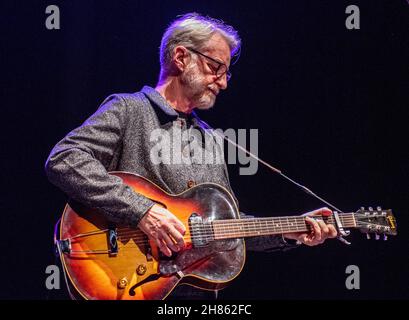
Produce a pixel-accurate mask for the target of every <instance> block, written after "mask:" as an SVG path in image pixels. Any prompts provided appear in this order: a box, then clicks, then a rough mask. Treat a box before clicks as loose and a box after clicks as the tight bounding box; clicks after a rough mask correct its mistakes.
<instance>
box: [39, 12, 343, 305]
mask: <svg viewBox="0 0 409 320" xmlns="http://www.w3.org/2000/svg"><path fill="white" fill-rule="evenodd" d="M239 48H240V39H239V36H238V34H237V32H236V31H235V30H234V29H233V28H232V27H230V26H227V25H225V24H224V23H223V22H221V21H218V20H215V19H212V18H209V17H203V16H200V15H198V14H195V13H193V14H186V15H184V16H182V17H180V18H179V19H178V20H176V21H174V22H173V23H172V24H171V25H170V26H169V27H168V29H167V30H166V32H165V34H164V35H163V38H162V42H161V48H160V63H161V72H160V77H159V82H158V84H157V86H156V88H155V89H153V88H151V87H148V86H145V87H144V88H143V89H142V91H141V92H137V93H134V94H116V95H112V96H110V97H108V98H107V99H106V100H105V101H104V102H103V103H102V105H101V107H100V108H99V109H98V111H97V112H96V113H95V114H93V115H92V116H91V117H90V118H89V119H88V120H86V121H85V123H84V124H83V125H81V126H80V127H79V128H76V129H74V130H73V131H72V132H70V133H69V134H68V135H67V136H66V137H65V138H64V139H62V140H61V141H60V142H59V143H58V144H57V145H56V146H55V147H54V149H53V150H52V151H51V154H50V156H49V158H48V160H47V163H46V173H47V175H48V178H49V180H50V181H51V182H52V183H54V184H55V185H56V186H58V187H59V188H60V189H61V190H63V191H64V192H65V193H66V194H67V195H68V196H69V197H70V198H72V199H73V200H75V201H78V202H80V203H82V204H83V205H86V206H89V207H92V208H97V209H99V211H100V212H101V214H103V215H104V216H105V217H106V218H108V219H109V220H111V221H113V222H116V223H125V224H128V225H131V226H135V227H138V228H140V229H141V230H142V231H143V232H144V233H145V234H146V235H147V236H148V237H149V238H150V239H153V240H154V241H155V243H156V245H157V246H158V247H159V249H160V250H161V252H162V253H163V254H165V255H167V256H170V255H171V254H172V251H173V252H178V251H180V250H182V249H183V248H184V245H185V244H184V240H183V235H184V233H185V232H186V230H185V227H184V225H183V224H182V223H181V222H180V221H179V220H178V219H177V218H176V217H175V216H174V215H173V214H172V212H169V211H168V210H166V209H165V208H163V207H161V206H159V205H157V204H155V203H154V202H152V201H151V200H150V199H147V198H145V197H144V196H142V195H141V194H138V193H135V192H134V191H133V190H132V189H131V188H129V187H127V186H126V185H124V184H123V183H122V180H121V179H120V178H118V177H115V176H112V175H109V174H108V172H109V171H115V170H120V171H127V172H133V173H137V174H139V175H141V176H144V177H146V178H148V179H149V180H151V181H153V182H155V183H156V184H157V185H159V186H160V187H161V188H162V189H164V190H165V191H167V192H168V193H173V194H175V193H180V192H183V191H184V190H185V189H187V188H188V187H192V186H193V185H194V184H197V183H203V182H213V183H217V184H220V185H222V186H224V187H225V188H227V189H228V190H229V191H231V187H230V184H229V179H228V174H227V169H226V165H225V163H210V164H209V163H191V164H187V165H184V164H183V163H182V164H181V163H159V164H158V163H154V162H153V161H152V159H151V150H152V148H153V147H154V145H155V141H152V139H151V138H152V134H153V132H154V131H155V130H158V129H161V130H165V132H169V133H173V132H174V131H175V130H177V129H181V130H188V129H190V128H191V127H195V128H199V129H201V130H202V131H203V132H205V130H204V129H203V128H201V126H200V125H199V123H198V121H197V120H196V118H195V117H194V116H193V115H194V112H193V110H194V109H196V108H197V109H209V108H211V107H212V106H213V105H214V103H215V101H216V97H217V95H218V94H219V93H220V91H221V90H225V89H227V81H228V80H229V78H230V72H229V66H230V61H231V57H232V56H234V55H235V54H236V53H237V52H238V50H239ZM204 134H205V133H204ZM169 147H170V148H171V149H172V148H174V147H173V146H172V145H170V146H169ZM203 148H204V147H203ZM231 192H232V191H231ZM310 214H311V215H314V214H324V215H329V214H331V211H330V210H329V209H326V208H322V209H319V210H316V211H314V212H311V213H310ZM243 217H244V218H245V217H246V216H245V215H243ZM306 220H307V221H308V223H309V224H310V225H311V226H312V230H313V232H311V233H293V234H286V235H284V237H285V238H287V239H292V240H297V242H299V243H304V244H306V245H317V244H319V243H322V242H323V241H324V240H325V239H326V238H333V237H335V236H336V230H335V228H334V227H333V226H331V225H326V224H325V223H324V222H322V221H315V220H314V219H311V218H306ZM284 237H281V236H269V237H262V238H254V239H247V240H246V244H247V248H248V249H250V250H258V251H261V250H274V249H276V248H282V249H285V248H288V247H292V245H289V244H288V243H287V241H285V240H284ZM181 287H182V286H181ZM187 294H188V295H189V297H190V298H195V297H201V298H203V297H210V296H204V295H203V294H204V293H203V294H202V293H201V291H199V290H198V289H195V288H192V287H189V289H187V288H183V287H182V289H180V287H178V288H177V289H176V290H175V291H174V297H180V296H183V295H187ZM195 294H196V295H197V296H195Z"/></svg>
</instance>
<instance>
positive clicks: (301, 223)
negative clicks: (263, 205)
mask: <svg viewBox="0 0 409 320" xmlns="http://www.w3.org/2000/svg"><path fill="white" fill-rule="evenodd" d="M305 218H306V217H305V216H290V217H271V218H251V219H233V220H232V219H229V220H214V221H213V222H212V227H213V236H214V239H215V240H218V239H232V238H244V237H256V236H266V235H276V234H286V233H293V232H309V231H310V230H311V227H310V225H309V224H308V223H307V222H306V221H305ZM314 218H316V219H317V218H318V219H322V220H323V221H325V223H327V224H335V221H334V217H333V216H329V217H327V216H314ZM339 218H340V220H341V223H342V225H343V227H345V228H356V227H357V225H356V220H355V214H354V213H342V214H339Z"/></svg>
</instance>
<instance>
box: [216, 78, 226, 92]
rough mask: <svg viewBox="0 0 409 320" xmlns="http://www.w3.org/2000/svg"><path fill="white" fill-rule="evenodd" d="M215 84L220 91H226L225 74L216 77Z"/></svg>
mask: <svg viewBox="0 0 409 320" xmlns="http://www.w3.org/2000/svg"><path fill="white" fill-rule="evenodd" d="M215 82H216V84H217V85H218V86H219V88H220V90H226V89H227V75H226V74H223V75H222V76H221V77H218V78H217V79H216V81H215Z"/></svg>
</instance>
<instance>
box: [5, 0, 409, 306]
mask: <svg viewBox="0 0 409 320" xmlns="http://www.w3.org/2000/svg"><path fill="white" fill-rule="evenodd" d="M51 4H56V5H58V6H59V9H60V14H61V29H60V30H47V29H46V27H45V19H46V17H47V15H46V13H45V9H46V7H47V5H51ZM349 4H355V5H358V6H359V8H360V13H361V29H360V30H347V29H346V27H345V19H346V17H347V14H346V13H345V8H346V6H347V5H349ZM0 9H1V10H0V12H1V30H2V33H1V35H2V44H1V64H2V65H1V78H2V86H1V93H2V98H1V102H2V103H1V114H2V125H1V128H2V131H3V132H2V134H1V136H0V139H1V147H2V149H1V164H2V171H1V182H2V187H1V197H0V200H1V208H0V209H1V214H0V217H1V236H2V239H1V241H0V249H1V273H2V276H3V281H2V284H1V287H0V298H3V299H64V298H67V296H66V293H65V290H64V289H62V290H60V291H59V292H56V291H54V292H50V291H48V290H46V288H45V279H46V277H47V275H46V274H45V269H46V267H47V265H49V264H54V263H55V261H54V256H53V246H52V233H53V225H54V223H55V222H56V220H57V219H58V217H59V215H60V214H61V212H62V209H63V207H64V204H65V201H66V198H65V196H64V195H63V194H62V193H61V192H60V191H59V190H57V189H56V188H55V187H53V186H52V185H51V184H49V182H48V181H47V179H46V177H45V174H44V169H43V168H44V163H45V160H46V158H47V156H48V153H49V152H50V150H51V148H52V147H53V146H54V144H55V143H56V142H57V141H59V140H60V139H61V138H62V137H63V136H64V135H65V134H66V133H67V132H68V131H70V130H71V129H73V128H75V127H76V126H78V125H80V124H81V123H82V122H83V121H84V120H85V119H86V118H87V117H88V116H89V115H90V114H91V113H93V112H94V111H95V109H96V108H97V107H98V105H99V104H100V103H101V102H102V101H103V99H104V98H105V97H106V96H108V95H109V94H111V93H117V92H135V91H139V90H140V89H141V88H142V86H143V85H145V84H148V85H151V86H154V85H155V84H156V80H157V76H158V73H159V63H158V47H159V44H160V39H161V36H162V33H163V31H164V29H165V28H166V27H167V25H168V24H169V23H170V22H171V21H172V20H173V19H174V18H175V17H176V16H177V15H179V14H183V13H186V12H192V11H196V12H199V13H202V14H205V15H210V16H212V17H215V18H221V19H223V20H225V21H226V22H227V23H229V24H231V25H233V26H234V27H235V28H236V29H237V30H238V31H239V33H240V35H241V37H242V40H243V48H242V53H241V57H240V60H239V61H238V63H237V64H236V65H234V66H232V67H231V71H232V73H233V78H232V80H231V82H229V88H228V90H226V91H225V92H223V93H222V94H221V95H219V97H218V101H217V103H216V106H215V107H214V108H213V109H212V110H211V111H208V112H200V115H201V117H202V118H203V119H204V120H206V121H208V122H209V123H210V124H212V125H213V126H214V127H216V128H222V129H227V128H246V129H250V128H257V129H258V130H259V155H260V157H261V158H262V159H265V160H267V161H269V162H271V163H272V164H273V165H275V166H277V167H279V168H281V169H282V170H283V171H284V172H285V173H286V174H288V175H290V176H291V177H293V178H295V179H296V180H299V181H301V182H302V183H303V184H305V185H307V186H308V187H310V188H311V189H313V190H315V191H316V192H317V193H318V194H320V195H322V196H323V197H325V198H326V199H328V200H329V201H330V202H333V203H334V204H335V205H336V206H338V207H340V208H341V209H342V210H345V211H355V210H357V209H358V208H359V207H361V206H365V207H367V206H374V207H375V206H377V205H381V206H382V207H384V208H391V209H393V211H394V213H395V216H396V218H397V221H398V225H399V229H398V231H399V234H398V236H397V237H394V238H391V239H390V241H387V242H383V241H375V240H371V241H368V240H366V238H365V237H364V236H363V235H362V234H361V233H359V232H354V233H353V234H352V235H351V236H350V237H349V238H350V241H351V242H352V245H351V246H346V245H344V244H342V243H340V242H339V241H328V242H326V243H325V244H324V245H322V246H318V247H313V248H307V247H303V248H298V249H296V250H293V251H289V252H285V253H274V254H266V253H249V254H248V259H247V263H246V266H245V269H244V270H243V272H242V274H241V275H240V277H239V278H238V279H237V280H236V281H235V282H234V283H233V284H232V285H231V286H230V287H228V288H227V289H225V290H223V291H221V292H220V295H219V296H220V298H222V299H253V298H254V299H338V298H340V299H373V298H374V299H390V298H394V299H398V298H406V299H407V298H409V290H408V289H409V276H408V271H409V261H408V260H409V259H408V258H409V257H408V255H409V252H408V249H409V248H408V240H409V238H408V234H407V230H408V223H409V219H408V200H409V198H408V183H407V181H408V166H407V165H408V152H407V149H408V143H407V138H408V132H407V118H408V117H407V115H408V112H407V111H406V108H407V107H408V101H409V99H408V98H409V86H408V84H409V81H408V72H409V68H408V52H409V50H408V46H409V45H408V43H409V37H408V31H409V28H408V27H409V4H408V3H407V2H406V1H389V0H385V1H374V0H372V1H357V0H353V1H347V2H345V1H317V0H315V1H307V0H304V1H285V0H275V1H254V0H253V1H248V2H243V3H238V2H233V1H231V2H230V1H223V2H222V1H79V0H75V1H74V0H73V1H49V2H48V1H30V2H25V1H7V2H2V4H1V8H0ZM229 169H230V176H231V183H232V186H233V188H234V190H235V192H236V195H237V196H238V198H239V200H240V204H241V210H242V211H245V212H248V213H251V214H256V215H260V216H263V215H264V216H271V215H294V214H301V213H303V212H306V211H309V210H312V209H314V208H317V207H321V206H322V205H321V203H319V202H318V201H317V200H314V199H312V198H311V197H309V196H308V195H306V194H305V193H303V192H302V191H300V190H298V189H296V188H295V187H294V186H292V185H289V184H288V183H287V182H285V181H283V180H282V179H281V178H280V177H278V176H276V175H274V174H272V173H270V172H269V171H267V170H266V169H265V168H263V167H261V166H260V167H259V170H258V172H257V174H256V175H253V176H240V175H239V173H238V172H239V171H238V167H237V166H230V167H229ZM351 264H353V265H357V266H358V267H359V268H360V273H361V283H360V286H361V289H360V290H347V289H346V287H345V279H346V277H347V275H346V274H345V269H346V267H347V266H348V265H351ZM62 286H63V288H64V285H63V284H62Z"/></svg>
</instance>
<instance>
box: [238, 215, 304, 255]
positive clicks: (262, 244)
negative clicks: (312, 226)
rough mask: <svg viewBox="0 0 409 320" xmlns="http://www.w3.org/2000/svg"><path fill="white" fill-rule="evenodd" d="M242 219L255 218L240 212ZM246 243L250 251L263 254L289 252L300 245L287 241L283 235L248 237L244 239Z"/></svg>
mask: <svg viewBox="0 0 409 320" xmlns="http://www.w3.org/2000/svg"><path fill="white" fill-rule="evenodd" d="M240 218H241V219H250V218H254V216H250V215H247V214H245V213H243V212H240ZM244 240H245V242H246V248H247V250H249V251H262V252H276V251H287V250H290V249H293V248H297V247H298V246H299V244H296V242H295V241H294V243H293V241H292V240H290V241H288V240H285V239H284V237H283V236H282V235H272V236H260V237H248V238H244Z"/></svg>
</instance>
